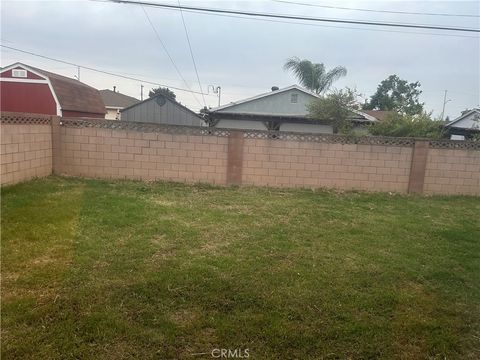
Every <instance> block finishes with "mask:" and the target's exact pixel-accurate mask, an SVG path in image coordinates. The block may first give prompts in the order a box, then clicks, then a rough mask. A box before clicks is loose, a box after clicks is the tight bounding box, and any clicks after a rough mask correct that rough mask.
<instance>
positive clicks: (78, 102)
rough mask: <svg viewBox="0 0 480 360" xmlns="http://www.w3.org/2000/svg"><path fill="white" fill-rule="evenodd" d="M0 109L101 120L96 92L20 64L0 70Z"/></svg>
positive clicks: (71, 81)
mask: <svg viewBox="0 0 480 360" xmlns="http://www.w3.org/2000/svg"><path fill="white" fill-rule="evenodd" d="M0 94H1V102H0V110H1V111H11V112H25V113H33V114H46V115H58V116H65V117H90V118H102V119H103V118H104V117H105V112H106V111H105V105H104V103H103V100H102V97H101V95H100V93H99V91H98V90H97V89H95V88H93V87H91V86H88V85H86V84H84V83H82V82H80V81H78V80H75V79H71V78H68V77H66V76H62V75H58V74H54V73H51V72H48V71H45V70H41V69H37V68H34V67H32V66H28V65H25V64H21V63H15V64H13V65H10V66H7V67H5V68H3V69H1V70H0Z"/></svg>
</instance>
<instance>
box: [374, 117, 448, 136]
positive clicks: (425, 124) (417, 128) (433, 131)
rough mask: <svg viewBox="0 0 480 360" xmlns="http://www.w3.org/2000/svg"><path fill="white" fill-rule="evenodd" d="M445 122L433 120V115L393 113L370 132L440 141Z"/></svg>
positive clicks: (379, 134)
mask: <svg viewBox="0 0 480 360" xmlns="http://www.w3.org/2000/svg"><path fill="white" fill-rule="evenodd" d="M444 125H445V122H444V121H442V120H433V119H432V117H431V113H426V112H422V113H421V114H417V115H407V114H399V113H393V114H390V115H388V116H387V117H386V118H385V119H384V120H382V121H377V122H375V123H374V124H372V125H370V127H369V131H370V133H371V134H372V135H377V136H396V137H422V138H430V139H439V138H441V137H442V135H443V128H444Z"/></svg>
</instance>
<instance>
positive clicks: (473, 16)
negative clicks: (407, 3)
mask: <svg viewBox="0 0 480 360" xmlns="http://www.w3.org/2000/svg"><path fill="white" fill-rule="evenodd" d="M271 1H273V2H277V3H284V4H292V5H302V6H312V7H320V8H325V9H339V10H354V11H365V12H375V13H387V14H401V15H425V16H451V17H472V18H478V17H480V15H472V14H446V13H429V12H409V11H394V10H373V9H362V8H350V7H342V6H333V5H319V4H311V3H302V2H295V1H287V0H271Z"/></svg>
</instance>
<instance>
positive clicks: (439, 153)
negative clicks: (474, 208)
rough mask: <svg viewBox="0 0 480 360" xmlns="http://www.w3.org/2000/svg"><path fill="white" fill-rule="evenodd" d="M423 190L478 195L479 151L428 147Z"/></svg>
mask: <svg viewBox="0 0 480 360" xmlns="http://www.w3.org/2000/svg"><path fill="white" fill-rule="evenodd" d="M423 191H424V193H426V194H446V195H449V194H470V195H480V151H478V150H473V149H472V150H461V149H429V152H428V159H427V165H426V171H425V184H424V189H423Z"/></svg>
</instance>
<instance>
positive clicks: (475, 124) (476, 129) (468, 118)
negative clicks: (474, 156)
mask: <svg viewBox="0 0 480 360" xmlns="http://www.w3.org/2000/svg"><path fill="white" fill-rule="evenodd" d="M445 129H446V130H447V131H448V133H449V134H450V138H451V139H453V140H464V139H465V138H469V137H471V136H472V135H473V134H475V133H480V108H476V109H472V110H466V111H463V112H462V115H460V116H459V117H458V118H456V119H455V120H453V121H451V122H449V123H448V124H447V125H445Z"/></svg>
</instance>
